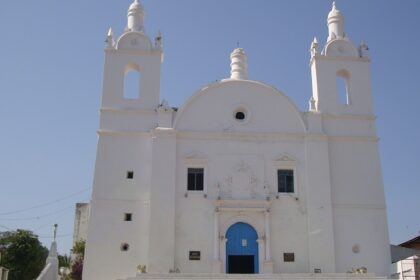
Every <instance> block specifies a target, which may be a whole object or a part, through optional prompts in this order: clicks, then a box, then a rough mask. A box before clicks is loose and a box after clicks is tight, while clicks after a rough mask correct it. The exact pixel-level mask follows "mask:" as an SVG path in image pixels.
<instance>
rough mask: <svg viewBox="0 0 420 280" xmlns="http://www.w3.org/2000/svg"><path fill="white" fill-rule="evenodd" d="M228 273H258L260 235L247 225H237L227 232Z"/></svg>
mask: <svg viewBox="0 0 420 280" xmlns="http://www.w3.org/2000/svg"><path fill="white" fill-rule="evenodd" d="M226 239H227V242H226V273H258V272H259V267H258V244H257V239H258V234H257V232H256V231H255V229H254V228H253V227H252V226H250V225H249V224H246V223H241V222H240V223H236V224H233V225H232V226H230V228H229V229H228V230H227V232H226Z"/></svg>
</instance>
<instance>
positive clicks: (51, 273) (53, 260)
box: [36, 224, 60, 280]
mask: <svg viewBox="0 0 420 280" xmlns="http://www.w3.org/2000/svg"><path fill="white" fill-rule="evenodd" d="M56 237H57V224H55V225H54V240H53V242H52V243H51V247H50V252H49V253H48V257H47V261H46V263H45V267H44V269H43V270H42V271H41V274H40V275H39V276H38V278H36V280H58V279H60V277H59V275H58V253H57V242H56Z"/></svg>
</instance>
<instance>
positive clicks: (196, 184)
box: [187, 168, 204, 191]
mask: <svg viewBox="0 0 420 280" xmlns="http://www.w3.org/2000/svg"><path fill="white" fill-rule="evenodd" d="M187 181H188V182H187V187H188V190H189V191H202V190H203V189H204V168H188V178H187Z"/></svg>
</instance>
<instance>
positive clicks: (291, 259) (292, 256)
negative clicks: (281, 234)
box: [283, 253, 295, 262]
mask: <svg viewBox="0 0 420 280" xmlns="http://www.w3.org/2000/svg"><path fill="white" fill-rule="evenodd" d="M283 260H284V262H294V261H295V253H283Z"/></svg>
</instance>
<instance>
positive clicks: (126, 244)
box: [120, 243, 130, 252]
mask: <svg viewBox="0 0 420 280" xmlns="http://www.w3.org/2000/svg"><path fill="white" fill-rule="evenodd" d="M129 248H130V245H128V243H122V244H121V246H120V250H121V251H123V252H125V251H128V249H129Z"/></svg>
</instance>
